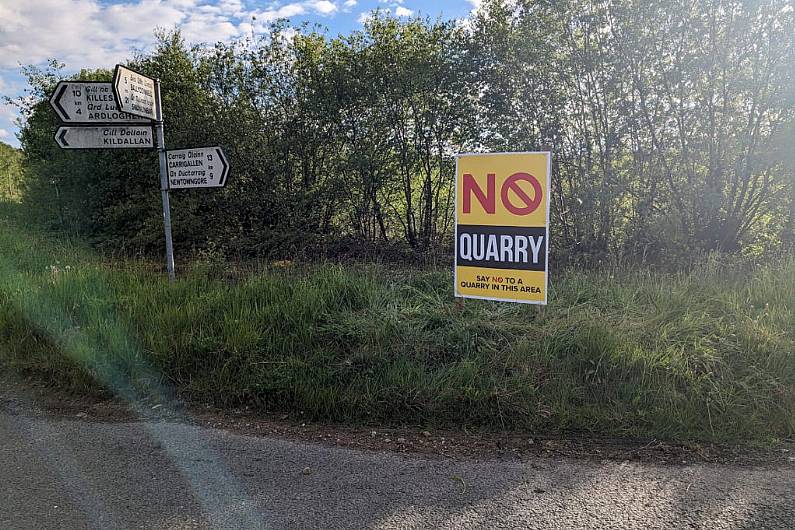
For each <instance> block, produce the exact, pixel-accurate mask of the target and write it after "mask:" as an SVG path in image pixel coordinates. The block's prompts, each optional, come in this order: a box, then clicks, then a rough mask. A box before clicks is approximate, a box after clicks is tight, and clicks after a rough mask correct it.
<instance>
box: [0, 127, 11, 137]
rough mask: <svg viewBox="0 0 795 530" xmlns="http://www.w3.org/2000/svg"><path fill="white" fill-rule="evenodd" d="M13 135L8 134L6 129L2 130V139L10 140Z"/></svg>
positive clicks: (0, 133)
mask: <svg viewBox="0 0 795 530" xmlns="http://www.w3.org/2000/svg"><path fill="white" fill-rule="evenodd" d="M10 137H11V133H10V132H8V131H7V130H6V129H0V138H10Z"/></svg>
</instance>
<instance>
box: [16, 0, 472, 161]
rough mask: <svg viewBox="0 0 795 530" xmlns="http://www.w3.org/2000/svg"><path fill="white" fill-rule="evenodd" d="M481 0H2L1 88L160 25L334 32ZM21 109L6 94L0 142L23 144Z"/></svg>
mask: <svg viewBox="0 0 795 530" xmlns="http://www.w3.org/2000/svg"><path fill="white" fill-rule="evenodd" d="M479 3H480V2H479V0H430V1H429V0H303V1H295V0H292V1H291V0H284V1H279V0H275V1H268V0H0V96H9V97H12V98H15V97H18V96H20V95H23V94H24V89H25V87H26V83H25V79H24V78H23V77H22V75H21V74H20V67H21V66H22V65H37V66H43V65H45V64H46V63H47V61H48V60H49V59H57V60H58V61H60V62H62V63H65V64H66V69H65V71H64V74H65V75H69V74H71V73H74V72H77V71H79V70H80V69H81V68H112V67H113V66H114V65H115V64H116V63H119V62H124V61H125V59H126V58H128V57H130V56H131V55H132V54H133V51H144V52H146V51H147V50H150V49H151V47H152V45H153V42H154V36H153V32H154V29H155V28H157V27H162V28H167V29H171V28H174V27H177V28H179V29H180V30H181V31H182V35H183V37H184V38H185V40H186V41H188V42H189V43H202V42H206V43H213V42H217V41H229V40H233V39H235V38H236V37H240V36H242V35H250V34H251V33H252V32H254V33H256V34H261V33H266V32H267V27H268V24H269V23H270V22H271V21H273V20H276V19H278V18H288V19H289V20H290V21H291V22H292V23H295V24H300V23H302V22H310V23H318V24H321V25H322V26H325V27H327V28H328V32H329V34H330V35H333V36H335V35H338V34H345V33H348V32H350V31H352V30H355V29H358V28H361V27H362V22H363V21H364V20H365V19H366V17H367V16H368V13H370V12H372V10H374V9H376V8H379V9H381V10H384V11H386V10H389V12H390V13H392V14H393V15H395V16H398V17H411V16H415V15H421V16H426V15H427V16H430V17H432V18H436V17H441V18H443V19H453V18H463V17H465V16H466V15H467V14H468V13H469V12H470V11H471V10H472V9H474V8H475V7H476V6H477V4H479ZM17 119H18V115H17V113H16V110H15V108H14V107H13V106H11V105H7V104H5V102H4V101H0V142H5V143H7V144H11V145H13V146H19V141H18V140H17V138H16V134H17V132H18V127H17V125H16V120H17Z"/></svg>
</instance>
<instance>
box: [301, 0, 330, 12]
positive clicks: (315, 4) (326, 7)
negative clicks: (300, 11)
mask: <svg viewBox="0 0 795 530" xmlns="http://www.w3.org/2000/svg"><path fill="white" fill-rule="evenodd" d="M307 5H308V6H309V7H310V8H311V9H312V10H313V11H315V12H317V13H319V14H321V15H330V14H332V13H334V12H336V11H337V4H335V3H334V2H329V1H328V0H314V1H312V2H307Z"/></svg>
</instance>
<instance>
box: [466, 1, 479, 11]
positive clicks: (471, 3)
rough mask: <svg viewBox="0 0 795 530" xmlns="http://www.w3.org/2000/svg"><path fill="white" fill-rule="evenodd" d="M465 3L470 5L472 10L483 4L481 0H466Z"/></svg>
mask: <svg viewBox="0 0 795 530" xmlns="http://www.w3.org/2000/svg"><path fill="white" fill-rule="evenodd" d="M467 3H469V4H470V5H471V6H472V11H477V10H478V9H480V6H481V5H482V4H483V0H467Z"/></svg>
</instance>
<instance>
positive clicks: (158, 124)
mask: <svg viewBox="0 0 795 530" xmlns="http://www.w3.org/2000/svg"><path fill="white" fill-rule="evenodd" d="M155 102H156V103H155V104H156V105H157V120H156V121H155V133H156V135H157V154H158V158H159V159H160V194H161V196H162V197H163V228H164V229H165V232H166V265H167V266H168V281H170V282H173V281H174V278H175V274H174V243H173V241H172V240H171V204H170V202H169V199H168V172H167V167H166V141H165V139H164V137H163V106H162V104H161V101H160V79H156V80H155Z"/></svg>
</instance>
